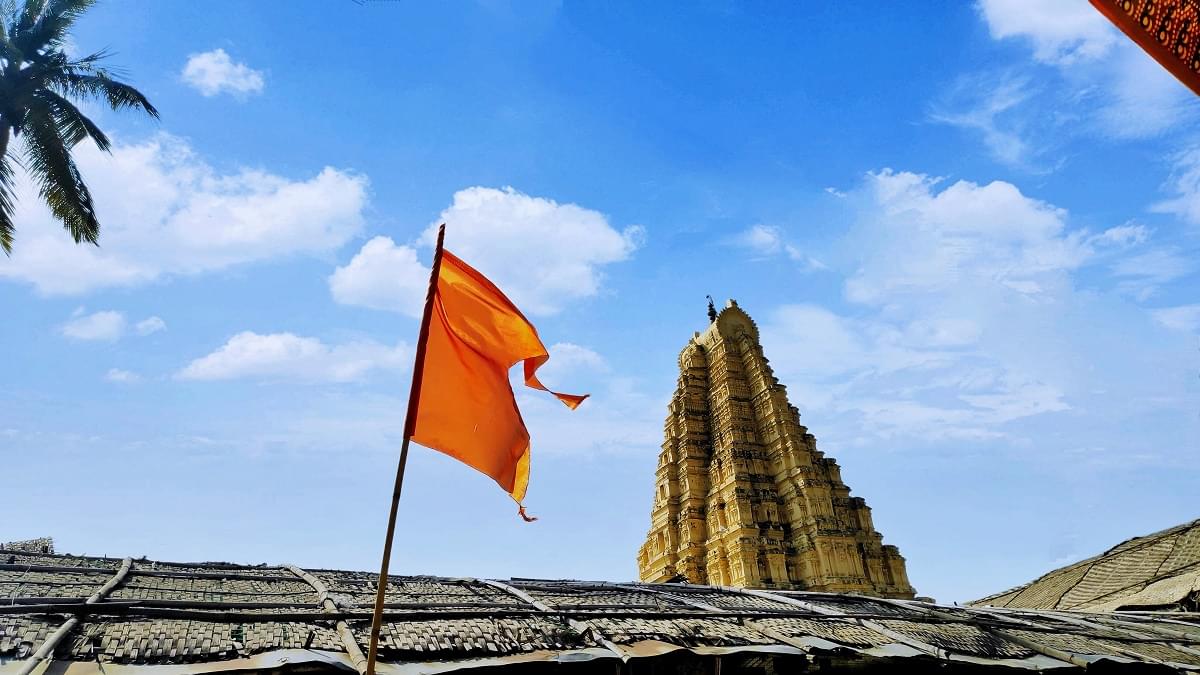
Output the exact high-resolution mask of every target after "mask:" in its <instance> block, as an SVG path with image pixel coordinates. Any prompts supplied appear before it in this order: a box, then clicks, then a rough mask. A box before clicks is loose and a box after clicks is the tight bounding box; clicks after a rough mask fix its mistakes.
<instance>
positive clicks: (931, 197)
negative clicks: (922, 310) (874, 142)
mask: <svg viewBox="0 0 1200 675" xmlns="http://www.w3.org/2000/svg"><path fill="white" fill-rule="evenodd" d="M938 183H939V181H938V180H937V179H933V178H930V177H928V176H924V175H920V174H913V173H907V172H894V171H891V170H888V169H885V170H883V171H881V172H879V173H872V174H869V176H868V179H867V189H868V191H869V193H870V194H869V199H870V200H871V201H872V202H873V203H874V205H875V208H877V209H878V210H879V211H880V212H881V216H882V217H885V218H886V219H887V221H888V222H890V223H892V224H893V226H892V227H890V228H887V229H885V230H883V231H880V232H878V233H877V234H878V235H879V236H882V237H885V238H886V240H887V243H888V245H889V247H890V248H888V249H887V250H885V251H880V250H879V247H877V246H873V247H872V248H871V250H872V251H879V253H878V258H873V259H871V260H869V261H868V264H866V265H864V266H863V267H862V269H860V270H859V271H858V272H857V273H856V274H855V275H854V276H853V277H852V278H851V279H850V280H849V282H847V284H846V294H847V297H849V298H850V299H851V300H854V301H855V302H866V303H879V302H882V301H884V300H885V299H886V298H888V297H891V296H893V295H895V294H897V293H905V292H908V293H925V292H929V291H935V290H946V289H949V288H951V287H953V286H956V285H958V284H960V283H962V281H963V280H964V279H965V278H967V277H970V278H972V279H975V280H977V281H979V282H981V283H985V284H987V285H989V286H991V287H999V286H1003V287H1005V288H1010V289H1017V290H1020V291H1021V292H1023V293H1026V294H1029V295H1037V294H1039V293H1042V292H1044V291H1046V290H1047V289H1048V288H1050V287H1052V286H1054V285H1057V284H1060V283H1062V282H1063V280H1064V279H1063V276H1062V272H1063V271H1065V270H1071V269H1074V268H1076V267H1078V266H1079V265H1080V264H1082V263H1083V261H1084V260H1085V259H1086V258H1087V257H1088V255H1089V253H1090V251H1089V248H1088V246H1087V242H1086V237H1085V233H1083V232H1074V233H1066V232H1065V218H1066V212H1065V211H1064V210H1062V209H1059V208H1056V207H1054V206H1052V205H1050V204H1047V203H1045V202H1042V201H1039V200H1036V199H1031V198H1029V197H1026V196H1025V195H1023V194H1021V191H1020V190H1018V189H1017V187H1016V186H1015V185H1013V184H1011V183H1006V182H1003V181H993V182H992V183H989V184H987V185H978V184H976V183H972V182H970V181H958V182H956V183H954V184H952V185H950V186H948V187H946V188H944V189H942V190H940V191H939V190H936V189H935V188H936V186H937V185H938Z"/></svg>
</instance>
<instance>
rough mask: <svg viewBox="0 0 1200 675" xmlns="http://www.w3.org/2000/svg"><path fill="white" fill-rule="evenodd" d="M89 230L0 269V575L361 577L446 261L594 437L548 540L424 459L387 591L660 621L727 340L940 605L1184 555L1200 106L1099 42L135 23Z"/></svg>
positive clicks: (138, 15)
mask: <svg viewBox="0 0 1200 675" xmlns="http://www.w3.org/2000/svg"><path fill="white" fill-rule="evenodd" d="M102 47H111V48H112V49H113V50H114V51H115V52H116V56H115V57H114V59H113V60H114V62H115V63H117V64H118V65H120V66H122V67H124V69H125V70H126V72H127V74H128V77H129V78H130V79H132V81H133V82H134V83H135V84H137V85H138V86H139V87H141V88H142V90H143V91H144V92H146V93H147V94H148V96H149V97H150V99H151V100H152V101H153V102H154V103H155V105H156V106H158V108H159V109H160V110H161V111H162V121H161V123H153V122H150V121H146V120H141V119H137V118H134V117H131V116H123V115H122V116H114V115H113V114H111V113H108V112H105V111H103V110H100V109H98V108H95V107H93V108H89V110H90V111H91V112H94V114H95V115H96V117H97V118H98V119H99V120H100V121H101V122H102V123H103V125H104V126H105V127H106V128H108V129H110V130H111V131H112V134H113V136H114V138H115V144H114V150H113V153H112V155H111V156H103V155H101V154H100V153H98V152H96V151H95V150H94V149H92V148H86V147H81V148H79V150H78V156H79V161H80V164H81V166H82V168H83V170H84V172H85V176H86V178H87V180H88V181H89V183H90V184H91V185H92V187H93V190H94V192H95V193H96V198H97V201H98V207H99V209H100V214H101V217H102V223H103V224H104V226H105V230H104V232H103V234H102V237H101V246H100V248H98V249H97V248H91V247H78V246H75V245H74V244H71V243H70V242H69V240H68V238H67V237H66V235H65V234H64V233H63V232H62V231H61V229H60V228H58V227H57V226H56V225H54V224H53V222H51V220H50V218H49V216H48V214H47V213H46V212H45V211H44V209H43V208H42V207H40V206H39V205H38V204H37V202H36V200H35V199H34V198H33V197H32V195H31V193H30V192H29V190H28V189H27V188H26V189H25V191H24V193H23V194H22V198H21V204H20V211H19V214H18V217H19V220H18V229H17V237H16V241H15V252H14V254H13V255H12V256H11V257H10V258H8V259H7V260H0V302H2V303H3V305H4V306H5V307H6V308H7V309H8V311H7V312H6V321H5V325H4V328H3V329H2V330H0V349H3V351H4V353H5V355H6V365H5V377H4V379H3V385H0V466H3V467H4V468H3V474H2V475H3V478H2V479H0V485H2V486H3V488H2V489H3V492H4V494H5V496H6V498H5V504H6V513H7V514H8V517H7V518H6V519H5V520H4V522H3V524H2V525H0V540H6V539H18V538H26V537H34V536H42V535H52V536H54V537H55V538H56V540H57V543H58V546H59V548H60V549H62V550H65V551H71V552H78V553H92V554H109V555H126V554H133V555H143V554H144V555H148V556H151V557H157V558H160V559H174V560H191V559H225V560H232V561H238V562H294V563H297V564H301V565H306V566H310V567H345V568H353V569H372V568H374V567H375V566H376V565H377V564H378V555H379V552H380V549H381V546H382V536H383V531H384V524H385V521H386V513H387V504H388V500H389V496H390V485H391V480H392V474H393V471H394V466H395V460H396V456H397V451H398V448H399V444H400V436H401V427H402V425H403V411H404V409H405V396H406V394H407V389H408V381H409V375H410V368H411V354H412V341H413V340H414V338H415V335H416V331H417V320H416V319H415V315H416V313H417V311H418V308H419V305H420V302H421V296H422V294H423V292H424V291H423V286H424V283H425V274H427V272H426V270H425V268H424V267H423V266H425V265H427V264H428V261H429V259H430V255H431V250H432V249H431V244H432V239H431V227H433V226H434V225H435V224H436V223H438V222H440V221H446V222H448V230H449V232H448V235H447V246H448V247H449V248H450V249H451V250H454V251H455V252H456V253H458V254H459V255H460V256H462V257H463V258H465V259H466V260H468V261H470V262H471V263H472V264H474V265H476V266H477V267H478V268H479V269H481V270H482V271H483V272H484V273H485V274H488V275H489V276H490V277H491V278H492V279H494V280H495V281H496V282H497V283H499V284H500V285H501V287H503V288H505V289H506V290H507V291H508V292H509V293H510V295H511V296H512V297H513V298H514V300H515V301H517V303H518V304H519V305H521V306H522V307H523V308H525V309H526V310H527V313H528V314H529V315H530V316H531V318H532V319H533V320H534V322H535V323H536V324H537V326H538V328H539V330H540V332H541V334H542V336H543V338H544V339H545V341H546V342H547V344H549V345H551V353H552V358H551V362H550V364H549V365H547V366H546V368H545V369H544V371H543V372H544V373H545V377H544V378H543V380H544V381H545V382H546V383H547V384H548V385H550V386H552V387H555V388H558V389H560V390H564V391H570V392H589V391H590V392H591V393H592V394H593V398H592V399H590V400H589V401H588V402H587V403H586V404H585V405H584V406H583V407H581V408H580V409H579V410H578V411H575V412H573V413H570V412H567V411H566V410H565V409H564V408H562V406H561V405H559V404H557V403H556V402H554V401H553V400H552V399H550V398H549V397H548V396H545V395H542V394H540V393H538V392H529V393H526V392H519V399H520V401H521V404H522V406H523V410H524V411H525V416H526V419H527V420H528V422H529V425H530V427H531V431H532V433H533V443H534V446H533V447H534V459H533V478H532V483H531V486H530V492H529V497H528V500H527V504H528V507H529V509H530V511H531V512H532V513H534V514H536V515H538V516H539V517H540V518H541V520H539V521H538V522H537V523H536V524H534V525H526V524H525V523H523V522H521V521H520V520H519V519H518V518H517V517H516V516H515V513H514V508H513V505H512V502H511V501H510V500H509V498H508V497H507V496H506V495H505V494H504V493H503V492H501V491H500V490H499V489H498V488H496V487H495V486H494V484H492V483H491V482H490V481H489V480H488V479H487V478H486V477H484V476H482V475H479V474H476V473H474V472H472V471H471V470H470V469H468V468H466V467H464V466H462V465H459V464H457V463H455V462H454V461H453V460H450V459H448V458H445V457H443V456H440V455H438V454H436V453H434V452H431V451H427V450H424V449H420V448H418V449H415V451H414V453H413V454H412V456H411V459H410V464H409V473H408V478H407V481H406V485H405V494H404V498H403V500H402V504H401V515H400V522H399V526H398V531H397V532H398V534H397V547H396V553H395V560H394V563H393V570H396V571H398V572H404V573H429V574H442V575H464V576H500V577H505V576H531V577H582V578H604V579H617V580H625V579H631V578H634V577H635V576H636V564H635V555H636V550H637V547H638V546H639V545H640V544H641V542H642V539H643V537H644V535H645V531H646V528H647V526H648V521H649V509H650V503H651V497H652V481H653V467H654V466H655V462H656V459H657V456H658V452H659V444H660V442H661V433H662V432H661V427H662V421H663V418H664V416H665V412H666V410H665V405H666V401H667V399H668V398H669V396H670V394H671V392H672V390H673V388H674V384H675V376H676V365H675V359H676V356H677V354H678V352H679V350H680V349H681V348H682V347H683V345H684V344H685V343H686V341H687V339H688V337H689V336H690V335H691V334H692V331H694V330H698V329H701V328H703V326H704V324H705V322H706V319H705V316H704V296H705V295H706V294H712V295H713V296H715V297H717V298H719V299H722V300H723V299H724V298H729V297H733V298H737V299H738V301H739V303H740V304H741V306H742V307H743V308H744V309H746V310H747V311H748V312H749V313H750V314H751V315H752V316H754V317H755V319H756V320H757V322H758V324H759V326H760V328H761V331H762V333H763V336H764V344H765V348H766V353H767V356H768V358H770V359H771V361H772V363H773V365H774V366H775V368H776V374H777V375H778V376H779V377H780V378H781V380H782V381H783V382H784V383H785V384H787V385H788V387H789V392H790V395H791V400H792V402H793V404H795V405H796V406H798V407H799V408H800V411H801V414H802V421H803V422H804V423H805V424H807V425H808V427H809V429H810V430H811V431H812V432H813V433H814V434H815V435H816V436H817V438H818V443H819V446H820V447H821V448H822V449H823V450H824V451H825V452H826V453H827V454H829V455H831V456H833V457H835V458H837V459H838V461H839V462H840V464H841V465H842V467H843V477H844V478H845V479H846V481H847V483H848V484H849V485H850V486H851V488H852V490H853V491H854V493H855V494H857V495H860V496H863V497H865V498H866V499H867V502H868V504H869V505H871V507H872V508H873V511H874V520H875V523H876V526H877V527H878V528H879V530H880V531H881V532H882V533H883V534H884V538H885V541H886V542H888V543H892V544H896V545H897V546H899V547H900V549H901V551H902V553H903V554H904V555H905V557H906V558H907V559H908V568H909V574H910V577H911V579H912V581H913V583H914V585H915V586H916V587H917V589H918V591H919V592H921V593H922V594H926V595H931V596H933V597H936V598H938V599H939V600H943V601H952V600H958V601H962V600H968V599H972V598H975V597H979V596H982V595H984V594H987V593H990V592H993V591H999V590H1002V589H1004V588H1007V587H1010V586H1012V585H1015V584H1017V583H1020V582H1023V581H1026V580H1028V579H1030V578H1032V577H1034V576H1037V575H1038V574H1040V573H1041V572H1043V571H1046V570H1048V569H1050V568H1052V567H1055V566H1058V565H1061V564H1065V563H1067V562H1070V561H1072V560H1075V559H1079V558H1082V557H1085V556H1087V555H1090V554H1093V553H1096V552H1099V551H1100V550H1102V549H1104V548H1107V547H1108V546H1110V545H1112V544H1114V543H1116V542H1117V541H1119V540H1121V539H1123V538H1126V537H1129V536H1133V535H1136V534H1142V533H1147V532H1150V531H1153V530H1157V529H1161V528H1163V527H1167V526H1170V525H1173V524H1176V523H1178V522H1182V521H1185V520H1189V519H1193V518H1196V517H1198V516H1200V510H1198V508H1197V507H1198V506H1200V498H1198V497H1197V496H1196V490H1195V486H1196V485H1197V484H1198V482H1200V470H1198V469H1197V466H1198V464H1197V462H1196V459H1197V453H1198V447H1197V440H1196V439H1197V438H1200V421H1198V414H1200V379H1198V377H1197V375H1198V373H1200V358H1198V356H1200V352H1198V346H1200V345H1198V340H1197V337H1198V335H1200V298H1198V297H1197V296H1198V293H1197V290H1198V288H1200V286H1198V283H1197V282H1198V276H1197V264H1196V260H1197V252H1198V249H1200V245H1198V242H1200V107H1198V104H1197V102H1196V100H1195V97H1194V96H1192V95H1191V94H1189V93H1188V92H1187V90H1186V89H1185V88H1184V87H1183V86H1182V85H1179V84H1178V83H1176V82H1174V81H1173V80H1172V79H1171V78H1170V77H1169V76H1168V75H1167V74H1166V73H1165V72H1162V71H1161V70H1160V69H1159V68H1158V67H1157V66H1156V65H1155V64H1154V63H1153V62H1151V61H1150V60H1149V59H1148V58H1147V57H1145V56H1143V55H1142V54H1141V53H1140V52H1138V51H1137V50H1136V49H1135V48H1133V47H1131V46H1130V45H1129V44H1128V43H1127V41H1126V40H1124V38H1123V37H1121V36H1119V35H1118V34H1117V33H1116V32H1115V31H1114V30H1113V29H1111V28H1110V27H1108V26H1107V25H1106V24H1105V23H1104V21H1103V19H1102V18H1101V17H1100V16H1099V15H1098V14H1097V13H1095V11H1094V10H1092V9H1091V7H1090V6H1089V5H1088V4H1087V3H1086V2H1084V1H1083V0H1060V1H1058V2H1053V3H1051V2H1042V1H1040V0H1038V1H1035V0H1003V1H1002V0H986V1H984V2H981V3H979V4H968V3H935V4H931V5H927V6H926V5H922V6H920V7H917V6H914V5H912V4H911V3H832V4H830V3H825V4H821V5H820V6H819V7H817V6H812V7H810V6H801V5H775V6H771V7H764V6H751V5H740V4H736V3H720V2H708V3H698V4H696V5H695V6H691V5H689V6H687V7H683V6H678V5H677V6H670V5H668V4H653V3H652V4H650V5H647V4H646V3H626V4H618V3H603V4H597V3H567V4H564V5H561V6H560V5H556V4H552V3H533V2H528V3H526V2H519V3H518V2H513V3H506V2H499V1H487V2H474V3H467V2H463V3H425V4H424V5H421V4H411V3H388V2H376V3H371V2H368V3H365V4H362V5H360V4H358V3H355V2H352V1H351V0H344V1H336V0H330V1H329V2H323V3H285V2H260V3H234V2H229V3H206V4H205V5H204V7H203V8H201V7H200V6H198V5H194V4H193V3H182V2H148V1H141V2H137V1H134V0H127V1H118V0H109V1H108V2H105V3H102V4H100V5H99V6H98V7H97V8H96V9H94V10H93V11H91V12H90V13H89V14H88V15H87V16H86V17H85V18H84V19H83V21H82V22H81V24H80V26H79V29H78V31H77V34H76V36H75V47H74V48H75V49H77V50H78V51H79V52H87V51H90V50H95V49H99V48H102Z"/></svg>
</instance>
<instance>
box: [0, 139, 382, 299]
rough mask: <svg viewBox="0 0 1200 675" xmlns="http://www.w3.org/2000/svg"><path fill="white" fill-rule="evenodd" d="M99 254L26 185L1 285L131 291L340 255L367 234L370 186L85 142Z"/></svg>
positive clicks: (166, 144)
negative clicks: (266, 263) (262, 264)
mask: <svg viewBox="0 0 1200 675" xmlns="http://www.w3.org/2000/svg"><path fill="white" fill-rule="evenodd" d="M75 152H76V155H77V159H78V162H79V165H80V168H81V170H82V172H83V175H84V177H85V179H86V180H87V181H88V184H89V186H90V187H91V189H92V192H93V196H94V197H95V200H96V208H97V211H98V213H99V215H100V222H101V223H102V224H103V230H102V232H101V235H100V241H101V246H99V247H96V246H87V245H82V246H81V245H76V244H75V243H73V242H72V241H71V240H70V238H69V237H67V236H65V235H64V234H63V232H62V226H61V224H59V223H58V222H56V221H55V220H54V219H53V217H52V216H51V215H50V213H49V211H48V210H47V209H46V208H45V206H43V205H42V203H41V200H40V199H39V198H38V196H37V192H36V189H35V188H34V187H33V185H32V184H31V183H30V181H29V180H28V177H27V176H22V177H21V180H20V186H19V188H18V205H17V210H16V217H15V220H16V222H19V223H21V226H20V228H19V229H18V231H17V238H16V244H15V247H14V252H13V255H12V257H11V258H10V259H9V260H6V261H5V264H4V265H0V277H3V278H8V279H12V280H15V281H20V282H24V283H28V284H31V285H33V286H34V287H35V288H36V289H37V290H38V291H39V292H41V293H43V294H47V295H67V294H80V293H86V292H88V291H92V290H95V289H99V288H108V287H118V286H134V285H139V284H145V283H148V282H151V281H154V280H158V279H162V278H164V277H170V276H177V275H191V274H198V273H202V272H208V271H212V270H218V269H222V268H225V267H229V266H231V265H237V264H242V263H251V262H256V261H263V260H269V259H275V258H280V257H286V256H295V255H312V254H320V253H326V252H329V251H332V250H334V249H337V248H338V247H340V246H341V245H342V244H344V243H345V242H346V241H348V240H349V239H350V238H352V237H353V236H355V235H356V234H357V233H358V232H359V231H360V230H361V229H362V226H363V215H362V213H363V209H364V208H365V206H366V201H367V181H366V178H364V177H362V176H359V175H356V174H352V173H348V172H345V171H339V170H337V169H334V168H331V167H326V168H324V169H322V170H321V171H320V172H318V173H317V174H315V175H312V176H309V177H307V178H302V179H289V178H285V177H283V176H279V175H276V174H272V173H269V172H267V171H264V170H260V169H241V170H238V171H233V172H221V171H218V170H216V169H214V168H213V167H212V166H210V165H209V164H208V163H206V162H205V161H204V160H203V159H201V158H200V157H199V156H198V155H197V154H196V153H195V152H194V151H193V150H192V148H191V147H190V146H189V145H188V144H187V143H186V142H185V141H183V140H181V139H179V138H175V137H173V136H169V135H159V136H157V137H155V138H153V139H151V140H148V141H146V142H143V143H137V144H124V143H116V144H114V146H113V152H112V155H111V156H109V155H105V154H104V153H102V152H100V151H99V150H96V149H95V148H94V147H93V146H92V145H91V144H81V145H80V146H78V148H76V151H75Z"/></svg>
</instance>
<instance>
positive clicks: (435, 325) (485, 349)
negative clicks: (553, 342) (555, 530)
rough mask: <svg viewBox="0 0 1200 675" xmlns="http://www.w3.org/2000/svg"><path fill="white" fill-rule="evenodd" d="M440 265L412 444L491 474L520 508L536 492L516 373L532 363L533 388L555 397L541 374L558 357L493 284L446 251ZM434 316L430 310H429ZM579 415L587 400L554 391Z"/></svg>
mask: <svg viewBox="0 0 1200 675" xmlns="http://www.w3.org/2000/svg"><path fill="white" fill-rule="evenodd" d="M438 262H440V265H439V264H438V263H435V266H437V270H435V272H436V274H437V278H436V279H435V281H434V288H433V295H432V312H431V313H430V314H429V320H428V321H429V324H428V335H427V336H426V338H425V354H424V360H423V362H422V363H418V366H417V368H418V369H419V374H417V376H418V377H420V384H419V387H420V389H419V394H418V401H417V404H416V414H415V415H412V414H410V415H409V422H408V424H409V427H410V428H409V429H408V430H406V432H407V435H408V436H409V437H411V438H412V440H414V441H416V442H417V443H420V444H421V445H424V446H425V447H427V448H432V449H434V450H438V451H441V452H444V453H446V454H447V455H450V456H451V457H454V458H455V459H458V460H459V461H461V462H464V463H465V464H467V465H469V466H472V467H474V468H476V469H478V470H479V471H482V472H483V473H485V474H487V475H489V476H491V477H492V479H493V480H495V481H496V482H497V483H499V484H500V487H502V488H504V489H505V490H506V491H507V492H508V493H509V494H510V495H512V498H513V499H514V500H516V502H517V504H518V506H520V514H521V517H522V518H525V519H526V520H532V518H530V517H529V516H527V515H526V514H525V507H524V506H521V501H522V500H523V499H524V498H525V489H526V487H527V486H528V485H529V447H530V446H529V432H528V431H527V430H526V429H525V422H524V421H523V420H522V419H521V412H520V411H519V410H518V409H517V401H516V399H515V398H514V397H513V391H512V387H511V386H509V383H508V371H509V369H510V368H512V366H513V365H515V364H516V363H517V362H519V361H524V362H525V384H526V385H527V386H530V387H533V388H535V389H542V390H544V391H550V390H549V389H546V387H545V386H543V385H542V383H541V382H539V381H538V378H537V375H536V371H537V369H538V368H539V367H540V366H541V365H542V364H543V363H545V362H546V361H547V360H548V359H549V358H550V357H549V355H548V354H547V353H546V347H545V345H543V344H542V341H541V339H540V338H539V337H538V334H537V330H536V329H535V328H534V327H533V324H531V323H529V320H528V319H526V318H525V316H524V315H523V314H521V311H520V310H519V309H517V307H516V305H514V304H513V303H512V302H511V301H510V300H509V299H508V298H507V297H505V296H504V293H502V292H501V291H500V289H499V288H496V286H495V284H493V283H492V282H491V281H488V279H487V278H486V277H484V276H483V275H482V274H480V273H479V272H477V271H476V270H475V269H473V268H472V267H471V266H470V265H467V264H466V263H465V262H463V261H462V260H459V259H458V257H456V256H455V255H454V254H452V253H450V252H449V251H446V250H444V249H443V250H442V251H441V258H440V261H438ZM427 311H428V310H427ZM550 393H551V394H554V395H555V396H557V397H558V399H559V400H561V401H562V402H563V403H565V404H567V407H569V408H571V409H574V408H576V407H578V406H579V404H580V403H582V402H583V400H584V399H585V398H587V396H574V395H571V394H559V393H556V392H552V391H550Z"/></svg>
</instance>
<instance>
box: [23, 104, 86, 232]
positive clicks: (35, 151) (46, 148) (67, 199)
mask: <svg viewBox="0 0 1200 675" xmlns="http://www.w3.org/2000/svg"><path fill="white" fill-rule="evenodd" d="M29 107H30V115H29V118H28V122H27V123H26V125H25V168H26V169H27V170H28V171H29V173H30V174H31V175H32V176H33V178H34V180H35V181H36V182H37V184H38V192H39V193H40V194H41V196H42V199H44V200H45V202H46V205H47V206H49V207H50V212H51V213H53V214H54V217H55V218H58V219H59V220H61V221H62V223H63V227H65V228H66V229H67V231H68V232H70V233H71V237H72V238H73V239H74V240H75V242H76V243H80V242H84V241H86V242H89V243H93V244H94V243H96V242H97V240H98V239H99V237H100V221H99V220H98V219H97V218H96V209H95V206H94V205H93V203H92V195H91V192H89V191H88V188H87V185H86V184H84V182H83V176H82V175H80V173H79V169H78V168H77V167H76V166H75V161H74V160H73V159H71V152H70V149H69V147H68V146H67V143H66V140H65V139H64V138H63V136H62V134H61V133H60V132H59V129H58V125H57V124H56V123H55V119H54V112H53V111H52V110H51V109H50V107H49V106H48V105H46V104H45V103H42V102H41V101H37V102H33V103H31V104H30V106H29Z"/></svg>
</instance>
